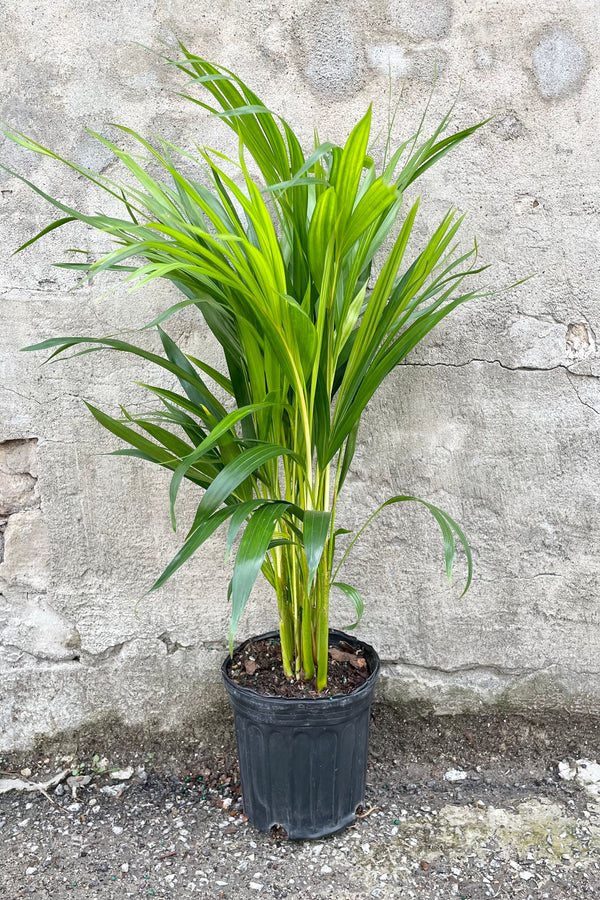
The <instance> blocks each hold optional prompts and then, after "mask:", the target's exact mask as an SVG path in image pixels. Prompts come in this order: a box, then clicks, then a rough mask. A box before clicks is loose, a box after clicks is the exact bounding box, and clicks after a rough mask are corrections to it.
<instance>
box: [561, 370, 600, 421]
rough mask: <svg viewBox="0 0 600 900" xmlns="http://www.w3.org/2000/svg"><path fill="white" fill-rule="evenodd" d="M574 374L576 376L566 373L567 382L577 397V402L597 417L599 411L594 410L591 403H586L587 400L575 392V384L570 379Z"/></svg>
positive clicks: (599, 414) (573, 373) (599, 413)
mask: <svg viewBox="0 0 600 900" xmlns="http://www.w3.org/2000/svg"><path fill="white" fill-rule="evenodd" d="M575 374H576V373H575V372H568V373H567V380H568V382H569V384H570V385H571V387H572V388H573V390H574V392H575V396H576V397H577V399H578V400H579V402H580V403H581V405H582V406H587V408H588V409H591V411H592V412H593V413H595V414H596V415H597V416H600V409H596V407H595V406H593V405H592V404H591V403H588V402H587V400H584V399H583V397H582V396H581V394H580V393H579V391H578V390H577V387H576V385H575V382H574V381H572V378H571V376H573V375H575Z"/></svg>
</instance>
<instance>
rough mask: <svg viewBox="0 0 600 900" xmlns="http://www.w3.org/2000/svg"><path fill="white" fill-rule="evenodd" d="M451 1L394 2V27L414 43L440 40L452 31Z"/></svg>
mask: <svg viewBox="0 0 600 900" xmlns="http://www.w3.org/2000/svg"><path fill="white" fill-rule="evenodd" d="M451 15H452V11H451V5H450V2H449V0H392V2H391V3H390V19H391V23H392V25H393V26H394V27H395V28H397V29H399V30H400V31H403V32H404V33H406V34H408V35H409V37H411V38H412V40H413V41H426V40H439V39H440V38H443V37H446V35H447V34H448V32H449V31H450V20H451Z"/></svg>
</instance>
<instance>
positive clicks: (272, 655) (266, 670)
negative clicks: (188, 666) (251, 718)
mask: <svg viewBox="0 0 600 900" xmlns="http://www.w3.org/2000/svg"><path fill="white" fill-rule="evenodd" d="M227 674H228V675H229V677H230V678H231V679H232V680H233V681H234V682H235V684H238V685H240V686H241V687H247V688H252V689H253V690H255V691H256V692H257V693H259V694H265V695H267V696H270V697H288V698H293V697H295V698H298V699H302V700H306V699H310V698H314V699H318V700H323V699H326V698H327V697H335V696H337V695H340V694H351V693H352V691H354V690H356V688H358V687H360V686H361V685H362V684H364V682H365V681H366V679H367V678H368V677H369V675H370V674H371V673H370V670H369V666H368V663H367V660H366V659H365V657H364V654H363V651H362V649H361V648H360V647H354V646H353V645H352V644H349V643H347V642H345V641H340V642H339V643H338V644H336V645H333V644H332V645H330V647H329V662H328V667H327V687H326V688H325V689H324V690H322V691H317V689H316V685H315V682H314V680H313V681H311V682H303V681H289V680H288V679H287V678H286V677H285V674H284V671H283V665H282V660H281V644H280V642H279V640H278V639H276V638H270V639H265V638H258V639H256V640H254V641H250V642H248V643H247V644H244V645H243V646H242V647H239V648H238V649H237V650H236V651H235V653H234V655H233V659H232V660H231V663H230V665H229V667H228V670H227Z"/></svg>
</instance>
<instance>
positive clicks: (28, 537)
mask: <svg viewBox="0 0 600 900" xmlns="http://www.w3.org/2000/svg"><path fill="white" fill-rule="evenodd" d="M48 581H49V554H48V535H47V532H46V523H45V522H44V518H43V514H42V511H41V509H28V510H24V511H23V512H18V513H14V514H13V515H12V516H9V518H8V521H7V523H6V527H5V530H4V560H3V562H2V563H1V564H0V589H1V587H2V582H4V583H5V584H7V585H12V586H19V587H21V588H25V589H28V590H31V591H35V592H44V591H46V590H47V589H48Z"/></svg>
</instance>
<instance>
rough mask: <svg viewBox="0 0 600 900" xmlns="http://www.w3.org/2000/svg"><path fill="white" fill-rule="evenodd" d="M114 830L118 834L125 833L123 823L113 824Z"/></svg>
mask: <svg viewBox="0 0 600 900" xmlns="http://www.w3.org/2000/svg"><path fill="white" fill-rule="evenodd" d="M112 830H113V834H116V835H119V834H123V827H122V826H121V825H113V827H112Z"/></svg>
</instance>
